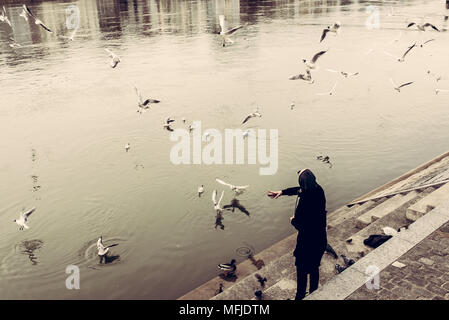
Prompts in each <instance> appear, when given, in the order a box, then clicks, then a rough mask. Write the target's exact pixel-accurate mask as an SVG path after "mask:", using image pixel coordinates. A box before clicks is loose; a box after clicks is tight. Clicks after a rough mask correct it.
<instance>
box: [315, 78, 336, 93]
mask: <svg viewBox="0 0 449 320" xmlns="http://www.w3.org/2000/svg"><path fill="white" fill-rule="evenodd" d="M337 84H338V81H336V82H335V84H334V86H333V87H332V89H331V91H329V92H324V93H317V95H318V96H326V95H330V96H331V95H333V94H334V91H335V88H336V87H337Z"/></svg>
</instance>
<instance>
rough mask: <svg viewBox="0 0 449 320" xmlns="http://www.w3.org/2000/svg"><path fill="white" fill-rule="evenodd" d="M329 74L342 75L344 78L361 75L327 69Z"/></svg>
mask: <svg viewBox="0 0 449 320" xmlns="http://www.w3.org/2000/svg"><path fill="white" fill-rule="evenodd" d="M326 70H327V71H329V72H334V73H340V74H341V75H342V76H344V77H345V78H347V77H350V76H356V75H358V74H359V73H358V72H351V73H350V72H345V71H338V70H333V69H326Z"/></svg>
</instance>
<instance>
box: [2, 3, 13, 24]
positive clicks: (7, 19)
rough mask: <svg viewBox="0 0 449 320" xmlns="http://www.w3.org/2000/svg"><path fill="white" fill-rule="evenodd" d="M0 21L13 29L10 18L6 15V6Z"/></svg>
mask: <svg viewBox="0 0 449 320" xmlns="http://www.w3.org/2000/svg"><path fill="white" fill-rule="evenodd" d="M0 21H1V22H5V23H7V24H9V26H10V27H11V28H12V24H11V21H9V18H8V16H7V15H6V8H5V6H3V11H2V14H1V15H0Z"/></svg>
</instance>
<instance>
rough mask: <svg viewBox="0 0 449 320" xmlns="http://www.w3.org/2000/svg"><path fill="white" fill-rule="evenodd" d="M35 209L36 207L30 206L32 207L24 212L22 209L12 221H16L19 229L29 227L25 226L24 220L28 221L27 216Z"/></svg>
mask: <svg viewBox="0 0 449 320" xmlns="http://www.w3.org/2000/svg"><path fill="white" fill-rule="evenodd" d="M35 210H36V208H32V209H30V210H28V211H26V212H24V211H23V210H22V212H21V213H20V216H19V219H17V220H14V222H15V223H17V224H18V225H19V226H20V228H19V230H23V229H24V228H25V229H29V228H30V227H28V226H27V224H26V223H25V222H27V221H28V217H29V216H30V215H31V214H32V213H33V212H34V211H35Z"/></svg>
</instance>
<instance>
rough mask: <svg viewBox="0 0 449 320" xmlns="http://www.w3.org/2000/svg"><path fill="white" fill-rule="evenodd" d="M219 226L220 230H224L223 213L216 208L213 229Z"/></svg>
mask: <svg viewBox="0 0 449 320" xmlns="http://www.w3.org/2000/svg"><path fill="white" fill-rule="evenodd" d="M217 227H220V229H221V230H224V228H225V226H224V224H223V214H222V213H221V211H219V210H217V216H216V217H215V229H217Z"/></svg>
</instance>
